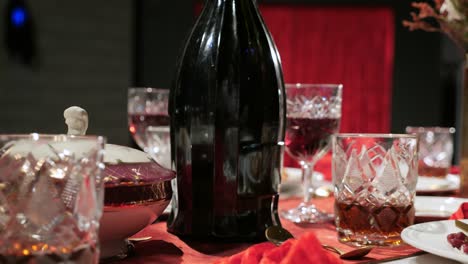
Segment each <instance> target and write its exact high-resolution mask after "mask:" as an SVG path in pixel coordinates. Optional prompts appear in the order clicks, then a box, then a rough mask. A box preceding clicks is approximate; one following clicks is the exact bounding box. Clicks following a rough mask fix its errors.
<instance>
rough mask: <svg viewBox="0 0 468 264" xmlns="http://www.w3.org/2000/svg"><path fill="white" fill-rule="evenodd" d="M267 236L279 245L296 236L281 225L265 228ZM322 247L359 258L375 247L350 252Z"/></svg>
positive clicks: (349, 257) (346, 256)
mask: <svg viewBox="0 0 468 264" xmlns="http://www.w3.org/2000/svg"><path fill="white" fill-rule="evenodd" d="M265 236H266V238H267V239H268V241H270V242H271V243H273V244H275V245H277V246H279V245H281V244H282V243H283V242H284V241H286V240H288V239H290V238H294V236H293V235H292V234H291V233H290V232H289V231H288V230H286V229H284V228H283V227H281V226H270V227H268V228H267V229H266V230H265ZM322 247H323V248H324V249H326V250H328V251H331V252H334V253H336V254H338V255H339V256H340V258H341V259H359V258H362V257H364V256H365V255H367V254H369V252H370V251H371V250H372V249H373V248H374V247H372V246H364V247H360V248H356V249H353V250H351V251H348V252H344V251H342V250H340V249H338V248H336V247H333V246H329V245H323V244H322Z"/></svg>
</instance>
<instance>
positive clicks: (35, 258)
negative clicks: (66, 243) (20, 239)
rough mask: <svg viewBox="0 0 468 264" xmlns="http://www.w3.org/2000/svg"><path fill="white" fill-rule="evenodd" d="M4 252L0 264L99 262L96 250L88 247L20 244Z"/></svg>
mask: <svg viewBox="0 0 468 264" xmlns="http://www.w3.org/2000/svg"><path fill="white" fill-rule="evenodd" d="M6 251H7V253H6V254H1V255H0V263H24V264H51V263H76V264H92V263H98V262H99V252H98V250H96V247H94V246H90V245H83V246H79V247H77V248H75V249H70V248H67V247H53V246H49V245H48V244H44V243H41V244H33V245H30V246H22V245H20V243H13V245H12V247H11V248H10V249H7V250H6ZM43 251H45V252H43Z"/></svg>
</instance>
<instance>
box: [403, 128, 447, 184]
mask: <svg viewBox="0 0 468 264" xmlns="http://www.w3.org/2000/svg"><path fill="white" fill-rule="evenodd" d="M406 133H409V134H416V135H417V136H418V138H419V166H418V173H419V175H421V176H432V177H445V176H447V174H448V173H449V170H450V166H451V165H452V156H453V134H454V133H455V128H453V127H411V126H408V127H406Z"/></svg>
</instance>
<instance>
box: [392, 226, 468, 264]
mask: <svg viewBox="0 0 468 264" xmlns="http://www.w3.org/2000/svg"><path fill="white" fill-rule="evenodd" d="M463 221H464V222H467V223H468V220H463ZM456 232H460V229H458V228H456V227H455V221H454V220H445V221H436V222H427V223H423V224H417V225H412V226H410V227H407V228H405V229H403V231H402V232H401V238H402V239H403V241H405V242H406V243H408V244H410V245H411V246H413V247H415V248H419V249H421V250H424V251H426V252H429V253H432V254H434V255H438V256H441V257H444V258H448V259H453V260H456V261H460V262H462V263H468V255H467V254H465V253H463V252H461V251H460V250H458V249H456V248H454V247H452V246H451V245H450V244H449V243H448V242H447V235H448V234H450V233H456Z"/></svg>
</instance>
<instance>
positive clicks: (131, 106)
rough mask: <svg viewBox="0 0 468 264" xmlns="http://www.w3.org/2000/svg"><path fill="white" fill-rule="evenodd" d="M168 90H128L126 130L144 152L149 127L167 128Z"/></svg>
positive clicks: (147, 149) (146, 149) (146, 145)
mask: <svg viewBox="0 0 468 264" xmlns="http://www.w3.org/2000/svg"><path fill="white" fill-rule="evenodd" d="M168 98H169V90H167V89H155V88H130V89H129V90H128V108H127V110H128V129H129V131H130V133H131V134H132V136H133V139H134V140H135V142H136V143H137V144H138V146H139V147H140V148H141V149H143V150H144V151H146V152H148V153H149V152H150V151H151V149H150V148H149V146H148V138H147V136H146V135H147V132H146V130H147V128H148V127H149V126H158V127H163V126H166V127H169V114H168V110H167V107H168Z"/></svg>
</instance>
